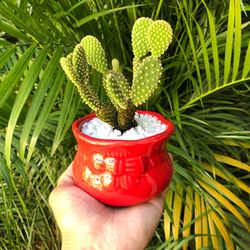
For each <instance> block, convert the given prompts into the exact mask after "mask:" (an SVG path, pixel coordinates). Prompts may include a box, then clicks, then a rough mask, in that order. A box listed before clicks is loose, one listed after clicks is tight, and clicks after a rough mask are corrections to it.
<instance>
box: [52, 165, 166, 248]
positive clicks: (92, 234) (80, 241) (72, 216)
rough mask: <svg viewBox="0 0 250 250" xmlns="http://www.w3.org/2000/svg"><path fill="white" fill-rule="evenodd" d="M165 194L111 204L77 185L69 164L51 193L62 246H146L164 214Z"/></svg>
mask: <svg viewBox="0 0 250 250" xmlns="http://www.w3.org/2000/svg"><path fill="white" fill-rule="evenodd" d="M165 194H166V190H165V191H164V192H163V193H161V194H160V195H158V196H157V197H154V198H153V199H151V200H149V201H148V202H146V203H143V204H140V205H136V206H130V207H120V208H118V207H108V206H106V205H104V204H102V203H100V202H98V201H97V200H96V199H94V198H93V197H92V196H90V195H89V194H87V193H86V192H84V191H83V190H81V189H80V188H78V187H77V186H75V184H74V181H73V177H72V165H70V166H69V167H68V169H67V170H66V171H65V172H64V173H63V174H62V176H61V177H60V178H59V180H58V184H57V187H56V188H55V189H54V190H53V191H52V192H51V194H50V197H49V204H50V206H51V209H52V211H53V213H54V216H55V219H56V222H57V224H58V226H59V228H60V231H61V234H62V250H87V249H88V250H89V249H102V250H106V249H112V250H116V249H119V250H141V249H144V248H145V247H146V246H147V244H148V242H149V241H150V239H151V238H152V236H153V234H154V231H155V229H156V227H157V225H158V223H159V220H160V218H161V215H162V212H163V206H164V197H165Z"/></svg>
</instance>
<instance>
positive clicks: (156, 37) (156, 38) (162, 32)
mask: <svg viewBox="0 0 250 250" xmlns="http://www.w3.org/2000/svg"><path fill="white" fill-rule="evenodd" d="M172 36H173V31H172V28H171V26H170V24H169V23H168V22H166V21H163V20H158V21H154V22H153V23H152V24H150V26H149V28H148V33H147V38H148V43H149V45H150V50H151V53H152V56H153V57H154V58H157V57H160V56H161V55H162V54H164V52H165V51H166V50H167V49H168V46H169V44H170V43H171V41H172Z"/></svg>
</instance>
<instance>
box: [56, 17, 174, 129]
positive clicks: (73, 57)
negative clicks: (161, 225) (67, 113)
mask: <svg viewBox="0 0 250 250" xmlns="http://www.w3.org/2000/svg"><path fill="white" fill-rule="evenodd" d="M171 41H172V28H171V26H170V24H169V23H167V22H166V21H164V20H157V21H153V20H152V19H150V18H147V17H141V18H139V19H137V20H136V21H135V23H134V26H133V29H132V49H133V53H134V59H133V81H132V83H131V84H130V83H129V82H128V80H127V79H126V77H125V76H124V74H123V73H122V72H121V70H120V66H119V61H118V60H117V59H113V60H112V68H111V69H109V68H108V62H107V59H106V55H105V52H104V49H103V47H102V45H101V43H100V42H99V40H98V39H97V38H95V37H93V36H90V35H88V36H86V37H84V38H83V39H82V40H81V42H80V44H78V45H76V47H75V48H74V50H73V52H72V53H70V54H69V55H68V56H67V57H63V58H61V61H60V63H61V65H62V68H63V70H64V71H65V73H66V75H67V76H68V78H69V79H70V81H72V82H73V84H74V85H75V86H76V88H77V90H78V92H79V93H80V96H81V98H82V99H83V101H84V102H85V103H86V104H87V105H88V106H89V107H90V108H91V109H92V110H93V111H94V112H95V113H96V115H97V117H99V118H100V119H101V120H102V121H104V122H107V123H109V124H110V125H111V126H113V127H114V128H117V129H120V130H121V131H122V132H124V131H126V130H128V129H130V128H131V127H133V126H134V125H135V121H134V114H135V111H136V107H137V106H139V105H141V104H143V103H145V102H146V101H147V100H148V99H149V98H150V97H151V96H152V95H153V94H154V92H155V90H156V89H157V88H158V86H159V84H160V82H161V75H162V71H163V68H162V64H161V61H160V57H161V55H163V54H164V53H165V51H166V50H167V49H168V46H169V44H170V43H171ZM89 67H92V68H93V69H95V70H96V71H98V72H99V73H101V74H102V76H103V86H104V89H105V91H106V94H107V96H108V98H109V100H110V102H109V103H108V104H106V103H104V102H102V101H101V100H100V98H99V97H98V95H97V93H96V92H95V91H94V89H93V87H92V85H91V83H90V77H89Z"/></svg>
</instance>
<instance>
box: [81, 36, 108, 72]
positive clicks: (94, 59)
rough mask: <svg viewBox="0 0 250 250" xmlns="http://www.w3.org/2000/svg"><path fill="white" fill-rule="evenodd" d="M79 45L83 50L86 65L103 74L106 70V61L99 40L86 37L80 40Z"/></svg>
mask: <svg viewBox="0 0 250 250" xmlns="http://www.w3.org/2000/svg"><path fill="white" fill-rule="evenodd" d="M81 45H82V46H83V48H84V51H85V54H86V59H87V62H88V64H89V65H91V66H92V67H93V68H94V69H96V70H97V71H99V72H100V73H102V74H104V73H105V72H106V71H107V70H108V66H107V59H106V56H105V52H104V50H103V48H102V45H101V43H100V42H99V40H98V39H97V38H95V37H93V36H86V37H84V38H83V39H82V41H81Z"/></svg>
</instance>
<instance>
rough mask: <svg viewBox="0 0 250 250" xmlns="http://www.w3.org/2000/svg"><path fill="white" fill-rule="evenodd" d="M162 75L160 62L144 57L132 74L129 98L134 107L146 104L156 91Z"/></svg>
mask: <svg viewBox="0 0 250 250" xmlns="http://www.w3.org/2000/svg"><path fill="white" fill-rule="evenodd" d="M161 74H162V65H161V62H160V61H159V60H158V59H156V58H153V57H146V58H145V59H144V60H143V61H142V63H141V64H140V65H139V66H138V67H137V70H136V72H134V78H133V85H132V92H131V98H132V102H133V103H134V105H135V106H138V105H141V104H143V103H144V102H146V101H147V100H148V99H149V98H150V97H151V96H152V94H153V93H154V91H155V90H156V89H157V87H158V85H159V83H160V78H161Z"/></svg>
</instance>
